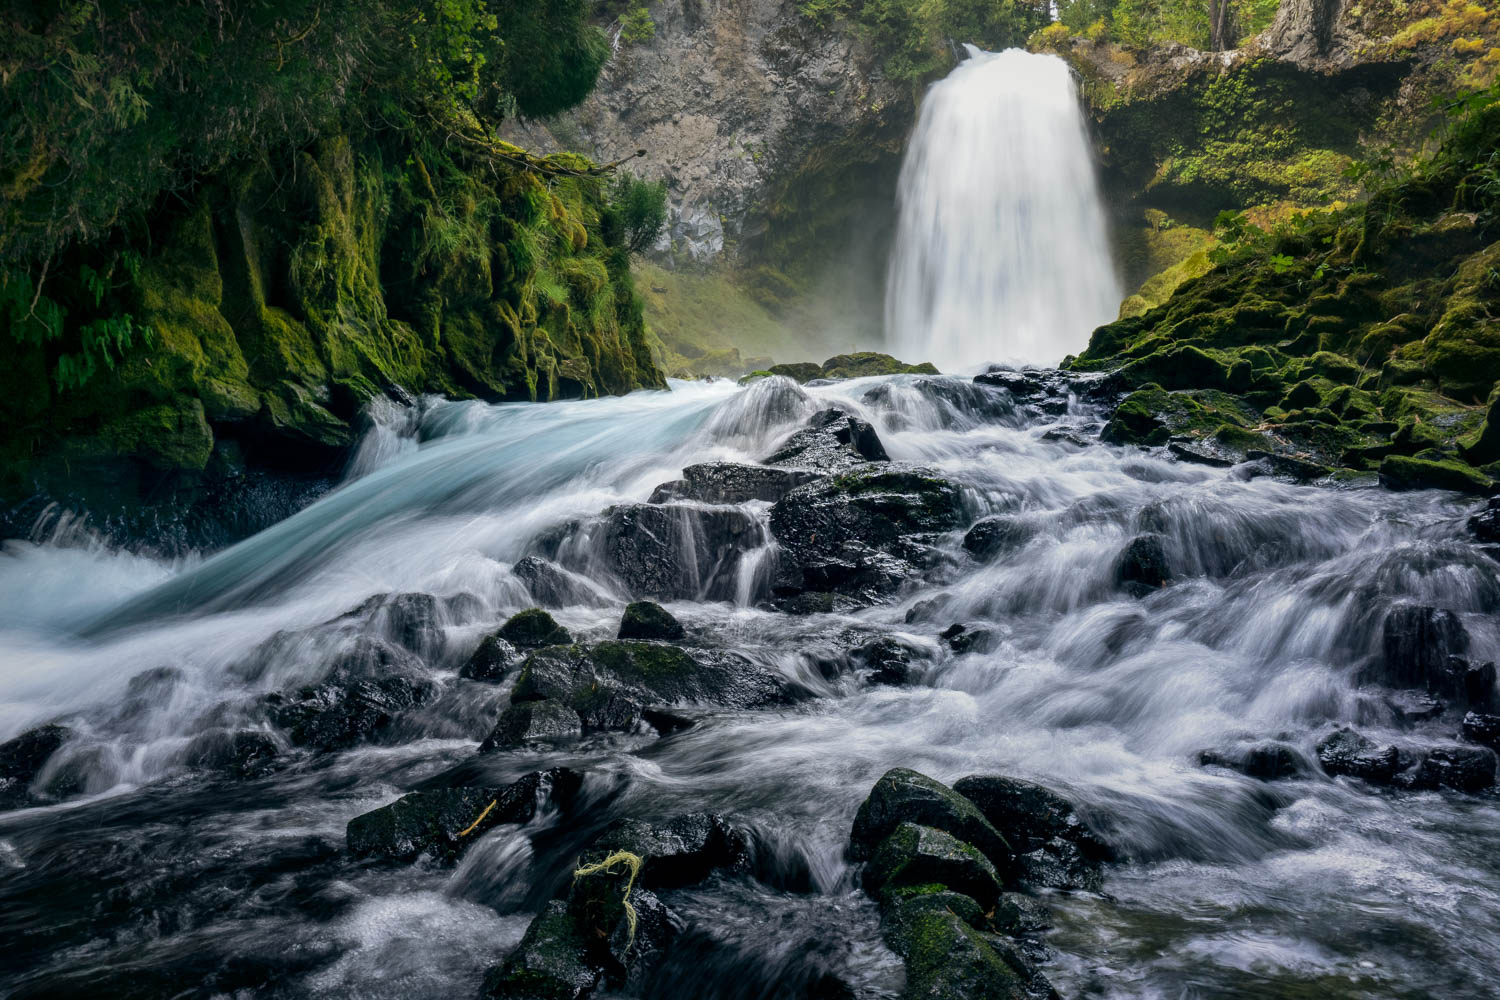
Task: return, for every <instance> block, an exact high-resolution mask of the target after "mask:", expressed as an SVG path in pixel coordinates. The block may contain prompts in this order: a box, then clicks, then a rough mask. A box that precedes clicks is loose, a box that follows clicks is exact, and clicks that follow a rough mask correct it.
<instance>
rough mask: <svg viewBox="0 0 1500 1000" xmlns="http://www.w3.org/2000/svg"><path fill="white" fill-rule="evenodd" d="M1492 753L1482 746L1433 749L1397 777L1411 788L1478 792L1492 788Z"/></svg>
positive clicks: (1493, 761)
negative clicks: (1410, 768)
mask: <svg viewBox="0 0 1500 1000" xmlns="http://www.w3.org/2000/svg"><path fill="white" fill-rule="evenodd" d="M1495 767H1496V756H1495V751H1493V750H1491V749H1490V748H1489V747H1484V746H1465V745H1463V744H1457V745H1454V746H1444V747H1434V748H1433V749H1432V750H1430V751H1429V752H1428V753H1427V755H1426V756H1425V757H1423V758H1422V760H1421V761H1420V762H1419V763H1418V764H1417V766H1416V767H1415V768H1414V769H1413V770H1412V771H1409V772H1405V773H1403V774H1401V775H1399V776H1398V779H1397V780H1398V782H1399V783H1400V784H1402V785H1405V786H1407V787H1411V788H1419V789H1423V788H1427V789H1430V788H1452V789H1454V790H1455V791H1460V792H1471V793H1472V792H1482V791H1484V790H1485V789H1486V788H1493V787H1494V785H1495Z"/></svg>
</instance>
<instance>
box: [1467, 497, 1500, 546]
mask: <svg viewBox="0 0 1500 1000" xmlns="http://www.w3.org/2000/svg"><path fill="white" fill-rule="evenodd" d="M1468 528H1469V534H1471V535H1473V536H1474V538H1475V539H1476V540H1477V541H1480V542H1483V543H1484V544H1486V545H1494V544H1497V543H1500V497H1490V499H1489V500H1488V501H1486V502H1485V505H1484V506H1483V507H1482V508H1480V509H1479V510H1478V511H1476V512H1475V513H1473V514H1471V515H1469V520H1468Z"/></svg>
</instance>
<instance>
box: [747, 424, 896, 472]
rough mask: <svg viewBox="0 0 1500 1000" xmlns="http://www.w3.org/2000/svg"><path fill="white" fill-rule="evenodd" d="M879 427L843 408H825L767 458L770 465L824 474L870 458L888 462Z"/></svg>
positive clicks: (848, 467) (847, 468)
mask: <svg viewBox="0 0 1500 1000" xmlns="http://www.w3.org/2000/svg"><path fill="white" fill-rule="evenodd" d="M888 461H890V456H889V455H888V454H886V450H885V445H884V444H882V443H881V441H880V435H878V434H876V433H875V428H873V427H871V426H870V425H869V424H868V423H866V422H865V421H863V420H861V419H860V418H858V417H856V416H853V415H852V414H849V413H845V412H844V411H843V410H833V409H829V410H821V411H819V412H818V413H815V414H813V415H812V416H811V417H810V418H808V421H807V424H806V425H805V426H804V427H803V428H802V429H801V430H799V431H797V432H796V433H794V434H793V435H792V436H791V437H789V438H787V439H786V441H784V442H782V445H781V447H779V448H777V449H776V451H775V452H773V453H772V454H771V455H770V456H769V457H768V458H767V459H766V464H767V465H773V466H780V467H783V468H789V469H802V470H807V471H811V472H815V473H820V474H829V473H838V472H847V471H848V470H850V469H853V468H857V467H859V466H861V465H864V464H865V463H867V462H888Z"/></svg>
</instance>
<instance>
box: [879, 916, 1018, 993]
mask: <svg viewBox="0 0 1500 1000" xmlns="http://www.w3.org/2000/svg"><path fill="white" fill-rule="evenodd" d="M904 925H905V926H904V933H903V935H902V936H903V938H904V943H905V946H906V950H907V954H906V990H905V992H904V993H903V994H902V996H903V997H908V998H912V1000H915V998H917V997H922V998H929V1000H972V998H974V997H986V998H991V1000H1030V998H1031V997H1033V995H1034V994H1033V993H1032V991H1031V990H1032V984H1031V982H1030V981H1029V979H1030V977H1029V976H1028V975H1027V974H1026V973H1024V972H1023V971H1022V970H1021V969H1018V968H1017V967H1016V966H1015V965H1012V964H1011V963H1010V962H1008V961H1007V960H1006V958H1005V957H1003V956H1002V954H1001V952H1000V950H999V949H998V948H997V947H996V945H997V944H998V943H999V941H998V939H995V938H993V937H991V936H989V935H986V934H984V933H983V932H982V931H978V930H975V929H974V928H973V927H970V926H969V925H968V924H967V923H966V922H965V921H964V920H963V918H962V917H960V916H959V915H958V914H956V913H951V912H946V911H939V910H936V909H926V908H922V909H919V910H917V912H914V913H912V914H910V916H909V917H907V918H906V920H905V921H904ZM1042 995H1044V996H1045V995H1046V993H1043V994H1042Z"/></svg>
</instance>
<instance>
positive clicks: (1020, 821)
mask: <svg viewBox="0 0 1500 1000" xmlns="http://www.w3.org/2000/svg"><path fill="white" fill-rule="evenodd" d="M953 790H954V791H955V792H957V793H958V794H960V795H962V796H963V797H964V798H966V799H968V800H969V801H970V802H973V803H974V804H975V805H976V806H978V807H979V811H980V812H981V813H982V814H983V815H984V818H985V819H987V820H989V822H990V824H991V825H992V826H994V828H995V829H996V830H999V831H1000V833H1001V834H1002V835H1003V836H1004V837H1005V839H1006V841H1007V842H1008V843H1009V844H1010V846H1011V849H1012V850H1013V851H1015V853H1016V855H1017V866H1018V869H1017V870H1018V874H1019V877H1020V878H1021V880H1022V881H1024V882H1026V883H1028V884H1030V885H1033V886H1037V887H1045V888H1053V889H1085V890H1088V891H1091V892H1097V891H1098V890H1099V889H1100V888H1101V886H1102V884H1103V872H1102V870H1101V864H1102V863H1103V862H1105V861H1108V860H1110V859H1112V858H1113V857H1114V852H1113V851H1112V850H1111V848H1110V847H1109V845H1107V844H1105V843H1104V842H1103V841H1102V840H1100V839H1099V838H1098V837H1097V836H1095V835H1094V833H1093V831H1092V830H1090V829H1089V828H1088V827H1087V826H1086V825H1084V822H1083V820H1082V819H1081V818H1080V817H1079V815H1078V811H1077V810H1076V809H1075V808H1074V806H1073V804H1072V803H1071V802H1069V801H1068V800H1067V799H1065V798H1063V797H1062V796H1061V795H1058V794H1057V793H1056V792H1053V791H1052V790H1050V789H1048V788H1044V787H1042V786H1041V785H1038V784H1034V783H1032V782H1030V781H1022V780H1020V779H1019V778H1010V777H1006V776H1003V775H971V776H969V777H967V778H960V779H959V780H958V781H956V782H954V784H953Z"/></svg>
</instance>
